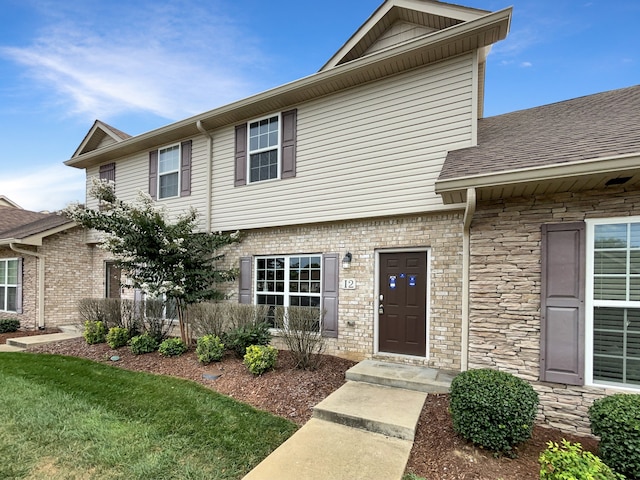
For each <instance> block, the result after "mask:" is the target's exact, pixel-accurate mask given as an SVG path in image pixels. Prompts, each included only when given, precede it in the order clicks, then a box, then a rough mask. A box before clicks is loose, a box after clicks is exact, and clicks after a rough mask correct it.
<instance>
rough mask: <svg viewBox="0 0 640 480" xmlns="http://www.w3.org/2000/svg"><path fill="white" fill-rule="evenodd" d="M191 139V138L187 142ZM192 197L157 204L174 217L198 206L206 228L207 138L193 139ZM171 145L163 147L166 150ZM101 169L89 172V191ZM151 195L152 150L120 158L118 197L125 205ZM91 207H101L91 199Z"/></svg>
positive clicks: (201, 225)
mask: <svg viewBox="0 0 640 480" xmlns="http://www.w3.org/2000/svg"><path fill="white" fill-rule="evenodd" d="M184 140H189V139H188V138H185V139H183V140H182V141H184ZM191 140H192V141H193V142H192V150H191V195H190V196H186V197H176V198H169V199H162V200H158V201H157V202H156V205H158V206H159V207H163V208H166V211H167V213H168V214H169V216H170V217H175V216H176V215H179V214H182V213H184V212H186V211H187V210H188V209H189V207H194V208H195V209H196V210H197V211H198V213H199V215H200V216H199V219H198V224H199V225H200V227H201V228H202V229H204V227H205V225H206V214H207V198H208V189H207V162H208V156H207V148H208V147H207V145H208V143H207V141H206V140H205V138H204V137H203V136H201V135H200V136H198V137H194V138H192V139H191ZM176 143H179V142H175V143H171V144H168V145H159V146H158V148H163V147H167V146H171V145H175V144H176ZM99 170H100V167H99V166H97V167H91V168H88V169H87V191H88V189H89V188H90V187H91V177H96V178H98V177H99V176H100V175H99ZM140 191H143V192H144V193H148V192H149V151H145V152H139V153H137V154H135V155H131V156H128V157H124V158H120V159H118V160H117V161H116V195H117V196H118V198H119V199H121V200H123V201H125V202H132V201H136V200H137V199H138V192H140ZM87 206H88V207H89V208H97V206H98V203H97V201H96V200H95V199H93V198H87Z"/></svg>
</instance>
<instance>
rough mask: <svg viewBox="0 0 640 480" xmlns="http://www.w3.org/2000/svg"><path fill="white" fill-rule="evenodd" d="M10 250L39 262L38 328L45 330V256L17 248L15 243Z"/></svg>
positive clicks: (11, 244) (10, 246) (10, 245)
mask: <svg viewBox="0 0 640 480" xmlns="http://www.w3.org/2000/svg"><path fill="white" fill-rule="evenodd" d="M9 248H10V249H11V250H13V251H14V252H17V253H21V254H23V255H30V256H32V257H36V258H37V261H38V314H37V318H38V328H39V329H40V330H44V255H42V254H41V253H36V252H31V251H29V250H22V249H20V248H18V247H16V244H15V243H10V244H9Z"/></svg>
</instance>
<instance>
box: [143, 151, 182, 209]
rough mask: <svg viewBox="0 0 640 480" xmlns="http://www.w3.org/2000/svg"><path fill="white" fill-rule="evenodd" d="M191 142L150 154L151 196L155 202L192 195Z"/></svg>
mask: <svg viewBox="0 0 640 480" xmlns="http://www.w3.org/2000/svg"><path fill="white" fill-rule="evenodd" d="M191 144H192V142H191V140H187V141H185V142H182V143H179V144H176V145H171V146H169V147H163V148H160V149H158V150H151V151H150V152H149V195H150V196H151V198H153V199H154V200H156V199H158V200H160V199H164V198H174V197H178V196H180V197H185V196H189V195H191Z"/></svg>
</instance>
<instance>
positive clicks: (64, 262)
mask: <svg viewBox="0 0 640 480" xmlns="http://www.w3.org/2000/svg"><path fill="white" fill-rule="evenodd" d="M84 238H85V237H84V233H83V231H82V229H81V228H73V229H71V230H67V231H64V232H61V233H57V234H55V235H52V236H50V237H47V238H45V239H44V241H43V245H42V246H41V247H38V249H37V250H36V248H35V247H28V246H20V247H21V249H23V250H32V251H34V252H37V253H42V254H43V255H44V256H45V318H44V320H45V327H56V326H60V325H68V324H75V323H77V322H78V321H79V315H78V306H77V305H78V300H80V299H81V298H84V297H90V296H92V283H93V275H94V274H93V271H92V268H91V267H92V256H93V250H94V249H93V248H92V247H90V246H88V245H87V244H86V243H85V241H84ZM0 258H24V263H23V270H22V274H23V286H22V310H23V311H22V314H15V313H10V312H0V318H18V319H19V320H20V324H21V325H22V326H23V327H25V328H37V327H38V324H37V322H38V319H37V311H38V294H37V289H38V267H37V260H36V257H34V256H31V255H23V254H19V253H17V252H14V251H12V250H9V249H1V250H0Z"/></svg>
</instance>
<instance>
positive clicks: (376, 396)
mask: <svg viewBox="0 0 640 480" xmlns="http://www.w3.org/2000/svg"><path fill="white" fill-rule="evenodd" d="M426 399H427V394H426V393H424V392H418V391H415V390H406V389H401V388H393V387H386V386H381V385H373V384H370V383H363V382H353V381H349V382H347V383H345V384H344V385H343V386H341V387H340V388H339V389H338V390H336V391H335V392H333V393H332V394H331V395H329V396H328V397H327V398H325V399H324V400H323V401H321V402H320V403H319V404H317V405H316V406H315V407H314V408H313V417H314V418H318V419H321V420H326V421H330V422H334V423H338V424H340V425H345V426H348V427H354V428H359V429H362V430H367V431H369V432H374V433H379V434H382V435H387V436H390V437H395V438H400V439H403V440H410V441H413V439H414V437H415V433H416V427H417V425H418V419H419V418H420V412H421V411H422V407H423V405H424V402H425V400H426Z"/></svg>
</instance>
